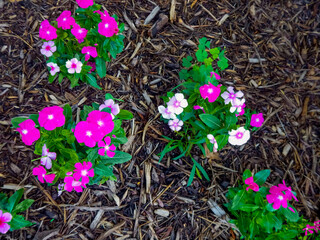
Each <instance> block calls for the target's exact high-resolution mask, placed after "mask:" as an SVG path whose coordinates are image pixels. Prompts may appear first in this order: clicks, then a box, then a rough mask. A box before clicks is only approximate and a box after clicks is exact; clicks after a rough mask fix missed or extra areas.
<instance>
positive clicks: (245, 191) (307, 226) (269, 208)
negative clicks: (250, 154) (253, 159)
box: [225, 170, 320, 240]
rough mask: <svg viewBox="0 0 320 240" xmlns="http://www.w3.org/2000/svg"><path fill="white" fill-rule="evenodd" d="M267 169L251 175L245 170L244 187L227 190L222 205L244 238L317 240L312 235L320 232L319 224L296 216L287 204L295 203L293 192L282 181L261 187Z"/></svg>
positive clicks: (266, 176)
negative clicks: (224, 201)
mask: <svg viewBox="0 0 320 240" xmlns="http://www.w3.org/2000/svg"><path fill="white" fill-rule="evenodd" d="M269 175H270V170H263V171H260V172H257V173H256V174H254V175H253V174H252V173H251V171H249V170H245V171H244V173H243V179H242V180H243V185H240V186H238V187H233V188H229V189H228V192H227V194H226V197H227V199H228V200H229V202H228V203H227V204H225V206H226V207H227V208H228V210H229V212H230V213H231V214H232V218H233V219H232V220H231V221H230V222H231V223H233V224H235V225H236V226H237V228H238V229H239V231H240V232H241V234H242V238H243V239H256V240H276V239H283V240H286V239H306V238H305V237H304V236H310V238H308V239H316V238H313V237H316V236H315V235H312V234H313V232H317V231H318V230H319V227H320V225H319V222H315V223H314V224H313V226H311V223H310V222H309V221H307V220H306V219H304V218H303V217H299V213H298V212H297V210H296V209H295V208H294V207H293V206H292V205H291V203H290V202H295V201H296V202H297V201H298V199H297V197H296V193H295V192H294V191H292V189H291V187H287V186H286V183H285V182H284V181H283V182H282V183H280V184H278V186H272V187H270V188H269V187H265V186H263V185H264V183H265V181H266V180H267V178H268V176H269Z"/></svg>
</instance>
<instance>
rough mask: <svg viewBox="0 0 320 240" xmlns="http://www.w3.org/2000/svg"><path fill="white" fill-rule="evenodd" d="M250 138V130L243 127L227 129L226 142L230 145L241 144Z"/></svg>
mask: <svg viewBox="0 0 320 240" xmlns="http://www.w3.org/2000/svg"><path fill="white" fill-rule="evenodd" d="M249 139H250V132H249V130H246V129H245V128H244V127H239V128H238V129H237V130H233V129H232V130H231V131H229V138H228V142H229V143H230V144H232V145H239V146H240V145H243V144H245V143H246V142H248V140H249Z"/></svg>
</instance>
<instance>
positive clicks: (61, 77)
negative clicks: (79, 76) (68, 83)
mask: <svg viewBox="0 0 320 240" xmlns="http://www.w3.org/2000/svg"><path fill="white" fill-rule="evenodd" d="M63 78H64V75H63V74H62V73H60V74H59V78H58V81H59V83H62V80H63Z"/></svg>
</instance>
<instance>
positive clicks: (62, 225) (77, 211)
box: [0, 0, 320, 240]
mask: <svg viewBox="0 0 320 240" xmlns="http://www.w3.org/2000/svg"><path fill="white" fill-rule="evenodd" d="M96 2H97V3H101V4H103V6H104V7H105V8H106V9H108V11H109V12H111V13H112V14H113V13H116V14H117V15H118V16H119V18H120V20H121V21H123V22H125V23H126V29H127V30H126V31H125V35H126V39H125V50H124V51H123V52H122V53H121V54H120V56H119V57H118V58H117V59H116V60H115V61H113V62H111V63H109V64H108V72H107V74H108V76H107V77H106V78H105V79H100V80H99V84H100V85H101V86H102V87H103V89H104V90H101V91H99V90H96V89H93V88H91V87H88V86H85V85H81V86H79V87H76V88H74V89H70V88H69V83H68V82H63V83H62V84H61V85H60V84H58V83H56V82H54V83H53V84H49V83H48V82H47V77H48V71H47V68H46V66H45V61H44V58H43V56H42V55H41V54H40V51H39V46H40V45H41V41H40V40H39V37H38V28H39V25H40V22H41V21H43V20H44V19H49V20H54V19H56V17H57V16H58V15H59V14H60V13H61V12H62V11H63V10H67V9H68V10H71V11H74V10H75V8H76V4H75V2H74V1H69V0H58V1H54V0H47V1H40V0H30V1H27V0H26V1H21V0H19V1H14V0H0V139H1V141H0V159H1V163H0V179H1V191H3V192H6V193H8V194H12V193H13V190H15V189H17V188H20V187H24V188H25V197H26V198H31V199H35V203H34V204H33V206H32V207H31V209H30V210H29V211H28V212H27V213H26V217H27V219H28V220H29V221H32V222H34V223H35V225H34V226H33V227H30V228H28V229H23V230H20V231H15V232H13V233H10V234H7V235H5V236H2V238H1V239H98V240H102V239H117V240H120V239H192V240H194V239H236V238H237V237H239V234H238V233H237V232H236V231H233V230H231V228H230V225H229V224H228V223H227V221H226V219H227V216H222V217H217V216H216V215H214V213H213V212H212V210H211V207H212V205H209V204H208V203H209V202H212V201H214V202H216V203H218V204H219V205H220V206H223V203H225V202H226V199H225V197H224V194H225V193H226V191H227V188H228V187H229V186H233V185H234V184H237V182H238V180H240V179H241V175H242V172H243V171H244V170H245V169H247V168H249V169H251V170H254V171H258V170H262V169H266V168H269V169H271V170H272V173H271V177H270V178H269V179H268V184H270V185H271V184H277V183H279V182H280V181H282V179H285V181H286V182H287V183H288V184H289V185H291V186H292V187H293V189H294V191H296V192H297V193H298V199H299V202H297V203H294V204H295V207H296V208H297V209H298V210H299V211H300V212H301V213H303V215H304V216H306V217H308V218H310V220H314V219H316V218H317V216H318V217H319V215H320V212H319V207H320V204H319V201H320V200H319V199H320V194H319V190H320V176H319V174H320V168H319V156H320V147H319V143H320V141H319V139H320V138H319V135H320V99H319V95H320V85H319V81H320V70H319V66H320V64H319V63H320V57H319V42H320V25H319V24H320V14H319V13H320V11H319V8H320V3H319V1H317V0H313V1H312V0H311V1H307V0H296V1H290V0H288V1H261V0H255V1H239V0H237V1H236V0H228V1H227V0H221V1H217V0H186V1H182V0H158V1H157V0H153V1H151V0H149V1H147V0H110V1H102V0H100V1H98V0H97V1H96ZM156 6H159V7H160V11H159V12H158V13H157V14H156V15H155V16H154V18H153V19H152V20H151V21H150V23H148V24H147V25H144V21H145V20H146V18H147V16H148V15H149V14H150V12H151V11H152V10H153V9H155V8H156ZM160 14H163V15H160ZM166 18H168V22H167V21H166ZM159 19H161V21H162V22H161V24H160V25H163V27H162V28H161V29H159V28H157V29H153V30H150V29H152V26H153V25H154V23H155V22H157V21H158V20H159ZM157 27H159V24H158V25H157ZM202 37H207V38H208V39H210V40H211V42H212V46H221V47H226V48H227V53H226V56H227V57H228V59H229V60H230V67H229V68H228V70H226V71H225V72H224V73H223V74H222V77H223V80H222V81H223V84H224V85H227V86H229V85H232V86H235V87H236V88H237V89H238V90H242V91H244V92H245V97H246V105H247V106H249V108H251V109H256V110H257V111H259V112H263V113H264V116H265V119H266V121H265V123H264V126H263V127H262V128H261V129H260V130H259V131H257V132H255V133H254V134H253V136H252V138H251V140H250V141H249V142H248V143H247V144H246V145H244V146H242V147H240V148H237V147H231V146H228V147H226V148H225V150H223V151H221V152H220V158H221V160H219V161H218V160H210V159H201V156H198V157H199V161H200V162H201V164H202V165H203V166H204V167H205V169H206V170H207V171H208V173H209V175H210V177H211V181H210V182H206V181H205V180H200V179H195V181H194V183H193V184H192V186H191V187H186V182H187V180H188V175H189V173H190V170H191V163H190V161H189V159H181V160H180V161H173V160H172V159H171V158H173V156H174V154H173V155H170V156H166V157H165V158H164V160H163V161H162V162H161V163H158V156H157V154H158V153H159V152H161V150H163V148H164V146H165V141H163V138H162V137H161V135H163V134H169V133H170V131H169V129H168V127H167V126H165V125H164V124H163V123H162V122H160V120H159V114H158V113H157V106H158V105H160V104H162V101H161V98H160V96H162V95H164V94H165V93H166V91H168V90H169V89H171V88H172V87H174V86H176V85H177V84H178V83H179V82H180V81H179V78H178V72H179V70H180V69H181V62H182V58H183V57H184V56H186V55H190V54H194V52H195V50H196V45H197V44H198V40H199V39H200V38H202ZM107 92H109V93H112V94H113V95H114V96H115V97H117V98H121V99H123V100H124V103H123V104H122V106H121V107H122V108H125V109H128V110H130V111H132V112H133V113H134V116H135V117H134V120H132V121H130V122H126V123H125V129H126V132H127V135H128V137H129V143H128V144H126V145H125V146H123V149H124V150H126V151H128V152H129V153H131V154H132V155H133V160H132V161H131V162H129V163H127V164H122V165H118V166H116V167H115V172H116V175H117V177H118V181H116V182H108V184H105V185H101V186H97V185H95V186H92V187H90V188H88V189H86V190H85V191H84V192H83V193H81V194H77V193H75V192H72V193H68V192H65V193H63V194H62V195H61V196H60V197H58V196H57V190H56V188H55V187H47V186H45V185H44V184H40V183H39V182H38V181H37V180H36V179H35V178H34V177H33V176H32V171H31V170H32V168H33V164H32V163H31V161H30V160H31V159H33V158H34V157H35V156H34V155H33V147H26V146H25V145H24V144H23V143H22V141H21V140H20V137H19V135H18V134H16V133H15V132H14V131H13V129H11V126H10V119H11V118H12V117H15V116H25V115H28V114H32V113H37V112H38V111H39V110H41V109H42V108H44V107H46V106H49V105H55V104H58V105H60V104H65V103H69V104H71V105H76V106H77V107H80V108H81V107H82V106H83V105H85V104H87V105H91V103H92V102H94V101H96V102H98V103H102V100H103V96H104V94H105V93H107Z"/></svg>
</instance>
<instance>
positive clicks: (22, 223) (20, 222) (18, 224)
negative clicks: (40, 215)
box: [9, 215, 33, 231]
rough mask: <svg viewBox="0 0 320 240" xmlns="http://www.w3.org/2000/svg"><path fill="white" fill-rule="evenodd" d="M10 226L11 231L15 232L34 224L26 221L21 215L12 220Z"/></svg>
mask: <svg viewBox="0 0 320 240" xmlns="http://www.w3.org/2000/svg"><path fill="white" fill-rule="evenodd" d="M9 225H10V231H13V230H18V229H21V228H24V227H30V226H32V225H33V223H32V222H29V221H27V220H25V219H24V217H23V216H21V215H15V216H14V217H13V219H12V220H11V222H10V223H9Z"/></svg>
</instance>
